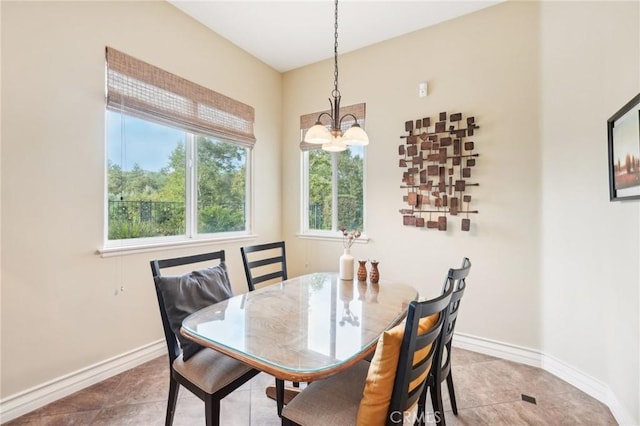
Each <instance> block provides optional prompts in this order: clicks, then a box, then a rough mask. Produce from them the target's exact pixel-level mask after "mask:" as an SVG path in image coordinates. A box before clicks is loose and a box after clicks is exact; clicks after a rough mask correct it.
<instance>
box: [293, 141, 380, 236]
mask: <svg viewBox="0 0 640 426" xmlns="http://www.w3.org/2000/svg"><path fill="white" fill-rule="evenodd" d="M330 154H331V172H332V176H331V206H332V207H331V230H321V229H309V151H301V152H300V182H301V183H302V185H301V187H300V200H301V203H300V232H299V233H298V235H297V236H298V237H299V238H306V239H314V240H328V241H333V240H340V241H342V234H340V232H338V231H339V229H338V226H339V224H338V209H337V208H334V206H337V205H338V178H337V176H338V154H339V153H337V152H332V153H330ZM362 155H363V157H362V194H363V196H362V228H363V229H361V230H360V231H361V232H362V235H361V236H360V238H358V239H357V240H356V241H355V242H356V243H367V242H368V241H369V237H368V236H367V234H366V229H367V216H368V215H367V150H366V148H365V149H364V150H363V154H362Z"/></svg>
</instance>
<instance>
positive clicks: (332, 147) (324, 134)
mask: <svg viewBox="0 0 640 426" xmlns="http://www.w3.org/2000/svg"><path fill="white" fill-rule="evenodd" d="M333 36H334V39H335V42H334V45H333V66H334V68H333V91H332V92H331V96H332V97H333V101H332V100H331V98H329V106H330V110H329V112H323V113H321V114H320V115H319V116H318V119H317V120H316V124H315V125H314V126H313V127H311V128H310V129H309V130H307V133H306V134H305V136H304V141H305V142H308V143H314V144H322V149H323V150H325V151H333V152H338V151H344V150H345V149H347V145H369V136H367V133H366V132H365V131H364V130H363V129H362V127H360V124H358V119H357V118H356V116H355V115H353V114H345V115H343V116H342V117H340V91H339V90H338V0H336V1H335V29H334V33H333ZM325 115H326V116H328V117H329V118H330V119H331V130H329V129H327V127H326V126H325V125H324V124H322V122H320V119H321V118H322V117H323V116H325ZM347 117H349V118H352V119H353V121H354V124H353V125H352V126H351V128H349V130H347V131H346V132H344V134H343V133H342V120H344V119H345V118H347Z"/></svg>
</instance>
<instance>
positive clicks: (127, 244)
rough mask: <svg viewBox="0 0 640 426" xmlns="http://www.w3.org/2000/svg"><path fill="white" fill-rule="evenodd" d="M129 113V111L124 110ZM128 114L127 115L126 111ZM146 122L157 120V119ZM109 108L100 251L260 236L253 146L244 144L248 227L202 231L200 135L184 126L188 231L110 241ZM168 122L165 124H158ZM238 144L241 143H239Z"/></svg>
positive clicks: (140, 249) (129, 250)
mask: <svg viewBox="0 0 640 426" xmlns="http://www.w3.org/2000/svg"><path fill="white" fill-rule="evenodd" d="M121 114H125V113H121ZM125 115H127V114H125ZM143 120H145V121H148V122H151V123H154V121H153V120H146V119H143ZM106 122H107V109H105V163H104V197H103V199H104V207H103V212H104V229H103V246H102V248H101V249H98V253H99V254H101V255H102V256H103V257H107V256H109V255H117V254H122V253H139V252H146V251H155V250H161V249H166V248H171V247H179V246H197V245H205V244H208V243H211V242H222V241H246V240H252V239H255V238H256V237H257V236H256V235H255V234H253V227H254V212H253V200H254V195H253V181H254V180H253V168H254V165H253V148H249V147H243V146H240V147H241V148H244V149H245V153H246V164H245V168H246V173H245V229H244V230H243V231H232V232H218V233H207V234H201V233H198V232H197V230H198V218H197V206H196V204H197V182H196V180H197V161H196V160H197V158H196V156H197V150H196V149H195V143H196V136H197V135H196V134H195V133H192V132H190V131H187V130H184V129H180V130H181V131H183V132H184V133H185V136H186V137H185V161H186V162H187V164H185V171H186V176H185V234H184V235H172V236H161V237H144V238H127V239H121V240H109V239H108V236H109V209H108V205H109V178H108V173H109V158H108V144H109V141H108V140H107V126H106ZM157 124H160V125H166V124H163V123H157ZM202 136H206V137H210V138H211V139H214V140H218V141H221V142H225V143H231V144H234V142H233V141H231V140H226V139H224V138H221V137H218V136H209V135H202ZM236 145H237V144H236Z"/></svg>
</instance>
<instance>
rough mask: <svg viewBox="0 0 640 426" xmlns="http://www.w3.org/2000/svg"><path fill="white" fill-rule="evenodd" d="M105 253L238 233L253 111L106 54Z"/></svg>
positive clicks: (244, 209)
mask: <svg viewBox="0 0 640 426" xmlns="http://www.w3.org/2000/svg"><path fill="white" fill-rule="evenodd" d="M106 119H107V132H106V133H107V134H106V139H107V171H106V174H107V190H106V203H105V204H106V208H105V217H106V232H105V234H106V237H105V240H106V241H105V246H106V247H120V246H126V245H136V246H138V245H141V244H142V245H144V244H145V243H154V244H155V243H159V242H163V241H164V242H172V241H189V240H193V239H198V238H203V237H205V238H206V237H221V236H225V237H226V236H234V235H245V234H247V233H248V232H249V230H250V220H249V218H250V214H249V202H248V200H249V199H250V197H249V195H250V186H249V182H250V179H249V170H250V167H249V164H250V160H251V147H252V146H253V144H254V143H255V139H254V137H253V108H250V107H247V106H246V105H244V104H241V103H239V102H237V101H233V100H232V99H230V98H226V97H224V96H223V95H220V94H218V93H216V92H213V91H211V90H209V89H206V88H203V87H201V86H198V85H196V84H194V83H191V82H188V81H186V80H183V79H181V78H180V77H177V76H175V75H173V74H170V73H167V72H166V71H163V70H160V69H158V68H156V67H153V66H152V65H149V64H146V63H144V62H141V61H138V60H137V59H135V58H132V57H130V56H127V55H125V54H123V53H121V52H118V51H115V50H113V49H111V48H107V117H106Z"/></svg>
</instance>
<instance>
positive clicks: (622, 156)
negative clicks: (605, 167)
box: [607, 94, 640, 201]
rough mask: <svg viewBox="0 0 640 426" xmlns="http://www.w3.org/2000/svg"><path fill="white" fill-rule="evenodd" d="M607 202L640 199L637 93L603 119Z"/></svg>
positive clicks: (639, 136) (638, 104)
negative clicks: (606, 148)
mask: <svg viewBox="0 0 640 426" xmlns="http://www.w3.org/2000/svg"><path fill="white" fill-rule="evenodd" d="M607 134H608V139H609V199H610V200H611V201H617V200H640V94H638V95H636V96H635V97H634V98H633V99H631V100H630V101H629V102H627V104H626V105H625V106H623V107H622V108H620V110H619V111H618V112H616V113H615V114H614V115H613V116H612V117H611V118H610V119H609V120H607Z"/></svg>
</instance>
